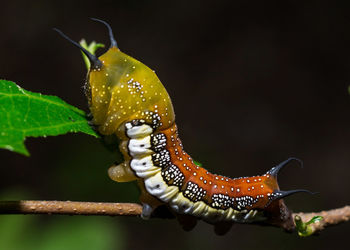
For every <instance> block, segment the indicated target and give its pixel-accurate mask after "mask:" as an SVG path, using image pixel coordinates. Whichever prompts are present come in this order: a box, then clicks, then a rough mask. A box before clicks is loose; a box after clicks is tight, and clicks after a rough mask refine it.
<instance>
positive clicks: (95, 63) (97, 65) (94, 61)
mask: <svg viewBox="0 0 350 250" xmlns="http://www.w3.org/2000/svg"><path fill="white" fill-rule="evenodd" d="M53 30H54V31H56V32H57V33H58V34H60V35H61V36H62V37H63V38H64V39H66V40H68V41H69V42H70V43H72V44H73V45H74V46H76V47H78V48H79V49H80V50H81V51H83V53H84V54H85V55H86V56H87V58H88V59H89V61H90V64H91V67H92V68H95V69H98V68H101V67H102V62H101V61H100V60H99V59H98V58H97V56H95V55H93V54H91V53H90V52H89V51H87V50H86V49H85V48H83V47H82V46H81V45H80V44H79V43H77V42H75V41H73V40H72V39H70V38H69V37H68V36H67V35H65V34H64V33H63V32H62V31H60V30H59V29H56V28H53Z"/></svg>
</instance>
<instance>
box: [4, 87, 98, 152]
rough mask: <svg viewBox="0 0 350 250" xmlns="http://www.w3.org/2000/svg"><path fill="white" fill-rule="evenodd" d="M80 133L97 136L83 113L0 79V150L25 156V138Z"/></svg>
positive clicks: (63, 103)
mask: <svg viewBox="0 0 350 250" xmlns="http://www.w3.org/2000/svg"><path fill="white" fill-rule="evenodd" d="M68 132H74V133H77V132H82V133H85V134H88V135H92V136H95V137H98V135H97V134H96V132H95V131H94V130H93V129H92V128H91V127H90V126H89V124H88V121H87V119H86V116H85V113H84V111H82V110H80V109H78V108H76V107H74V106H71V105H69V104H67V103H66V102H64V101H63V100H61V99H60V98H58V97H57V96H49V95H42V94H40V93H33V92H30V91H26V90H24V89H22V88H21V87H20V86H18V85H16V84H15V83H14V82H10V81H5V80H0V148H4V149H8V150H11V151H14V152H17V153H21V154H24V155H26V156H29V152H28V150H27V149H26V147H25V145H24V140H25V138H26V137H39V136H43V137H46V136H55V135H62V134H66V133H68Z"/></svg>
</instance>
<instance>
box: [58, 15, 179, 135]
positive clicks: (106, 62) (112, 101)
mask: <svg viewBox="0 0 350 250" xmlns="http://www.w3.org/2000/svg"><path fill="white" fill-rule="evenodd" d="M93 20H95V21H98V22H102V23H103V24H105V25H106V26H107V28H108V31H109V36H110V41H111V45H110V48H109V49H108V51H107V52H106V53H104V54H103V55H101V56H100V57H99V58H97V57H96V56H94V55H92V54H91V53H90V52H88V51H87V50H85V49H84V48H82V46H81V45H80V44H78V43H76V42H74V41H72V40H71V39H70V38H69V37H67V36H66V35H64V34H63V33H62V32H61V31H59V30H57V29H55V30H56V31H57V32H59V33H60V34H61V35H62V36H63V37H64V38H66V39H67V40H68V41H70V42H71V43H73V45H75V46H77V47H78V48H79V49H81V50H82V51H83V53H84V54H86V55H87V57H88V58H89V60H90V63H91V67H90V70H89V72H88V76H87V82H86V89H87V91H86V93H87V97H88V100H89V108H90V111H91V113H92V115H93V122H94V124H95V125H97V127H98V130H99V132H100V133H101V134H103V135H110V134H114V133H116V134H117V135H118V136H121V137H123V136H124V134H125V133H124V132H125V131H124V124H125V122H127V121H131V120H134V119H137V120H144V121H145V122H146V123H148V124H151V125H152V126H153V128H154V129H157V128H159V129H165V128H168V127H169V126H171V125H172V124H173V123H174V121H175V114H174V110H173V106H172V103H171V99H170V97H169V95H168V93H167V91H166V89H165V88H164V86H163V85H162V83H161V82H160V80H159V79H158V77H157V75H156V74H155V73H154V71H153V70H151V69H150V68H148V67H147V66H146V65H144V64H143V63H141V62H139V61H137V60H136V59H134V58H132V57H130V56H128V55H126V54H125V53H123V52H121V51H120V49H119V48H118V47H117V43H116V41H115V39H114V37H113V33H112V29H111V27H110V26H109V25H108V24H107V23H106V22H104V21H102V20H98V19H93Z"/></svg>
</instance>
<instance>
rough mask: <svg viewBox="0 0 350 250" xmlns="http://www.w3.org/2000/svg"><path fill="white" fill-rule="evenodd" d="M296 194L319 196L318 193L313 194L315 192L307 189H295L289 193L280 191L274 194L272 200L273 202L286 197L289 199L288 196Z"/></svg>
mask: <svg viewBox="0 0 350 250" xmlns="http://www.w3.org/2000/svg"><path fill="white" fill-rule="evenodd" d="M295 193H308V194H312V195H314V194H317V192H316V193H313V192H311V191H309V190H306V189H295V190H289V191H282V190H278V191H275V192H273V193H272V199H273V200H276V199H282V198H284V197H287V196H289V195H292V194H295Z"/></svg>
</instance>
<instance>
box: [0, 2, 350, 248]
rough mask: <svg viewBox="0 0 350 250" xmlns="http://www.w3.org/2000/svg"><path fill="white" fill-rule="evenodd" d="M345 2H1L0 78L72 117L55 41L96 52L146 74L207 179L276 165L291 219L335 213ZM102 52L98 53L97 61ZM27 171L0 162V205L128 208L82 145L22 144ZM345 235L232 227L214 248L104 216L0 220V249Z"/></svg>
mask: <svg viewBox="0 0 350 250" xmlns="http://www.w3.org/2000/svg"><path fill="white" fill-rule="evenodd" d="M349 11H350V3H348V4H340V2H339V3H337V2H336V1H328V2H327V1H323V2H320V1H307V3H306V2H305V3H304V2H302V1H301V2H294V1H283V3H277V4H267V3H265V2H261V1H250V2H249V3H246V1H215V2H214V1H136V0H124V1H119V0H114V1H89V0H85V1H79V2H78V1H76V2H73V1H68V0H60V1H44V0H42V1H40V0H33V1H20V0H12V1H7V2H6V3H5V2H2V3H1V10H0V13H1V15H0V34H1V35H0V37H1V38H0V47H1V58H2V59H1V60H0V78H2V79H7V80H12V81H15V82H16V83H17V84H19V85H20V86H21V87H23V88H24V89H27V90H30V91H35V92H41V93H42V94H50V95H57V96H59V97H61V98H62V99H64V100H65V101H67V102H68V103H70V104H72V105H75V106H77V107H79V108H81V109H83V110H85V111H88V109H87V102H86V99H85V96H84V94H83V91H82V86H83V83H84V79H85V75H86V69H85V65H84V63H83V60H82V57H81V54H80V52H79V51H78V50H77V49H76V48H75V47H73V46H72V45H71V44H69V43H68V42H67V41H65V40H63V39H62V38H61V37H59V36H58V34H56V33H55V32H53V31H52V28H53V27H57V28H59V29H61V30H62V31H64V32H65V33H66V34H68V35H69V36H70V37H71V38H72V39H74V40H76V41H78V40H80V39H81V38H85V39H87V40H88V41H91V40H96V41H98V42H103V43H105V44H107V45H108V44H109V42H108V34H107V30H106V28H105V27H104V26H103V25H102V24H100V23H96V22H93V21H91V20H89V18H90V17H96V18H100V19H103V20H105V21H107V22H109V23H110V24H111V26H112V27H113V30H114V34H115V37H116V39H117V41H118V45H119V47H120V49H121V50H122V51H123V52H125V53H127V54H129V55H131V56H133V57H135V58H136V59H139V60H140V61H142V62H143V63H145V64H146V65H148V66H149V67H150V68H152V69H154V70H155V71H156V73H157V75H158V76H159V78H160V79H161V81H162V82H163V84H164V85H165V87H166V88H167V90H168V92H169V94H170V96H171V98H172V101H173V104H174V107H175V112H176V115H177V117H176V119H177V124H178V127H179V132H180V136H181V139H182V141H183V144H184V147H185V149H186V151H187V152H188V153H190V154H191V155H192V157H193V158H194V159H195V160H197V161H199V162H201V163H202V164H203V166H204V167H205V168H207V169H209V170H210V171H212V172H216V173H219V174H224V175H227V176H231V177H238V176H250V175H256V174H262V173H264V172H266V170H268V169H270V168H271V167H273V166H274V165H275V164H277V163H279V162H281V161H283V160H285V159H287V158H288V157H290V156H294V157H298V158H300V159H302V160H303V161H304V166H305V167H304V168H303V169H301V168H299V167H298V166H297V165H296V164H291V165H290V166H288V167H287V168H285V169H284V170H283V171H281V173H280V175H279V183H280V186H281V188H282V189H294V188H306V189H309V190H311V191H317V192H319V194H317V195H313V196H310V195H307V194H299V195H295V196H291V197H288V198H287V199H286V203H287V205H288V206H289V207H290V208H291V209H292V210H294V211H304V212H309V211H320V210H327V209H331V208H337V207H341V206H344V205H347V204H349V197H350V182H349V178H350V168H349V167H350V152H349V149H350V141H349V139H350V129H349V127H350V117H349V113H350V95H349V93H348V86H349V85H350V70H349V69H350V19H349V18H350V17H349V15H348V13H349ZM103 51H104V50H103V49H101V50H100V51H99V52H100V53H103ZM26 145H27V147H28V149H29V151H30V153H31V157H29V158H27V157H24V156H21V155H18V154H15V153H12V152H9V151H5V150H0V160H1V161H0V162H1V163H0V165H1V167H0V177H1V182H0V199H2V200H14V199H46V200H79V201H110V202H117V201H122V202H126V201H128V202H136V201H137V200H138V189H137V187H136V185H135V184H134V183H125V184H120V183H114V182H113V181H111V180H110V179H109V178H108V176H107V169H108V167H109V166H110V165H111V164H112V163H113V162H115V161H117V162H120V161H121V158H120V156H119V155H118V154H117V153H115V152H110V151H108V150H107V149H106V148H105V147H104V146H103V145H102V143H101V142H100V141H98V140H96V139H95V138H93V137H89V136H87V135H82V134H67V135H64V136H58V137H48V138H29V139H27V140H26ZM349 230H350V224H349V223H347V224H343V225H338V226H336V227H333V228H329V229H327V230H326V231H324V232H323V233H322V234H321V235H320V236H314V237H309V238H306V239H301V238H298V237H297V236H296V235H291V234H286V233H284V232H283V231H281V230H280V229H278V228H272V227H257V226H249V225H235V226H234V227H233V229H232V230H231V231H230V232H229V233H228V234H226V235H225V236H223V237H222V236H221V237H220V236H216V235H215V234H214V232H213V227H212V226H210V225H208V224H206V223H203V222H201V223H199V224H198V225H197V227H196V228H195V229H194V230H193V231H191V232H184V231H182V230H181V228H180V226H179V225H177V222H176V221H175V220H160V219H154V220H149V221H144V220H141V219H139V218H120V217H119V218H118V217H113V218H112V217H111V218H109V217H106V218H102V217H69V216H28V215H27V216H0V249H10V250H12V249H49V250H50V249H85V250H87V249H117V250H118V249H180V248H181V249H220V248H225V249H228V248H233V247H234V248H235V249H252V248H259V249H297V248H298V249H304V248H305V249H306V248H307V249H329V248H331V247H334V242H338V243H340V242H342V241H343V242H344V241H345V240H346V237H347V236H348V234H349Z"/></svg>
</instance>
